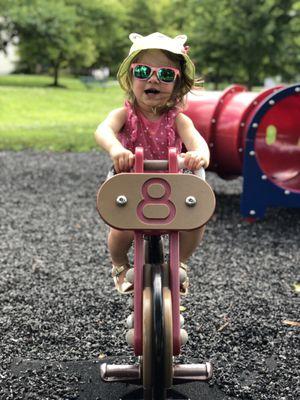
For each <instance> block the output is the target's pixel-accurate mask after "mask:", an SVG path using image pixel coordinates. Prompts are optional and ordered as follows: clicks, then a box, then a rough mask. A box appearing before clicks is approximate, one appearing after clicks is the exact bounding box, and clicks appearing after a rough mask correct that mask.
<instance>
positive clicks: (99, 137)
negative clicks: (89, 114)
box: [95, 107, 134, 173]
mask: <svg viewBox="0 0 300 400" xmlns="http://www.w3.org/2000/svg"><path fill="white" fill-rule="evenodd" d="M125 121H126V109H125V108H124V107H123V108H118V109H116V110H113V111H111V112H110V113H109V114H108V116H107V117H106V119H105V120H104V121H103V122H102V123H101V124H100V125H99V126H98V128H97V129H96V132H95V139H96V142H97V143H98V144H99V146H101V147H102V148H103V149H104V150H106V151H107V152H108V154H109V155H110V157H111V159H112V161H113V163H114V168H115V171H116V172H117V173H119V172H122V171H129V170H130V168H132V166H133V160H134V155H133V154H132V152H131V151H130V150H127V149H125V147H123V146H122V144H121V143H120V141H119V140H118V133H119V132H120V130H121V128H122V127H123V125H124V124H125Z"/></svg>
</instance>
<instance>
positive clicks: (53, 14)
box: [9, 0, 95, 86]
mask: <svg viewBox="0 0 300 400" xmlns="http://www.w3.org/2000/svg"><path fill="white" fill-rule="evenodd" d="M14 3H15V6H14V7H13V8H12V9H11V10H10V14H9V16H10V18H11V20H12V21H13V23H14V26H15V29H16V31H17V33H18V37H19V51H20V56H21V60H22V62H23V63H26V64H27V65H28V66H29V68H31V69H33V68H35V66H36V65H37V64H39V65H41V66H42V67H43V68H45V69H48V68H49V67H51V69H52V70H53V76H54V82H53V85H54V86H58V75H59V70H60V68H62V67H66V66H67V65H68V64H69V63H70V60H73V59H75V58H77V59H81V62H82V64H83V65H84V64H86V65H90V64H91V63H92V62H93V61H94V57H95V47H94V44H93V41H92V40H91V39H90V38H89V37H86V36H83V35H82V34H81V31H80V29H79V22H80V18H79V17H78V15H77V14H76V12H75V8H74V7H73V6H71V5H67V4H65V2H64V1H63V0H56V1H54V0H27V1H17V2H14Z"/></svg>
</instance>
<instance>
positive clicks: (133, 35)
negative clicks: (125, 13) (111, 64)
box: [129, 33, 143, 43]
mask: <svg viewBox="0 0 300 400" xmlns="http://www.w3.org/2000/svg"><path fill="white" fill-rule="evenodd" d="M142 37H143V36H142V35H140V34H139V33H131V34H130V35H129V39H130V40H131V41H132V43H134V42H136V41H137V40H138V39H141V38H142Z"/></svg>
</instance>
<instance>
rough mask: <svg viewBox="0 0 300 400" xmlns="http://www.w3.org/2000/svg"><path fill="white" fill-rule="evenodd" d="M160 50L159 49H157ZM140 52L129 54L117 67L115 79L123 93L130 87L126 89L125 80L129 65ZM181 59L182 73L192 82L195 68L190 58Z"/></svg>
mask: <svg viewBox="0 0 300 400" xmlns="http://www.w3.org/2000/svg"><path fill="white" fill-rule="evenodd" d="M159 50H161V48H160V49H159ZM141 51H142V50H136V51H134V52H132V53H131V54H129V55H128V56H127V57H126V58H125V60H124V61H123V62H122V64H121V65H120V67H119V70H118V73H117V79H118V81H119V84H120V86H121V88H122V89H123V90H125V91H129V90H130V87H128V80H127V79H126V77H127V73H128V71H129V68H130V65H131V63H132V61H133V60H134V58H135V57H136V56H137V55H138V54H139V53H140V52H141ZM181 55H182V57H183V58H184V60H185V69H184V73H185V74H186V75H187V76H188V77H189V78H190V79H191V80H192V81H194V79H195V66H194V64H193V62H192V60H191V59H190V57H189V56H188V55H187V54H182V53H181Z"/></svg>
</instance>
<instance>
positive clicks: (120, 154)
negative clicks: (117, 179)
mask: <svg viewBox="0 0 300 400" xmlns="http://www.w3.org/2000/svg"><path fill="white" fill-rule="evenodd" d="M109 155H110V157H111V159H112V161H113V163H114V168H115V171H116V173H117V174H118V173H120V172H127V171H130V169H131V168H132V167H133V163H134V155H133V153H132V152H131V151H130V150H127V149H125V147H123V146H113V147H112V148H111V150H110V152H109Z"/></svg>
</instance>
